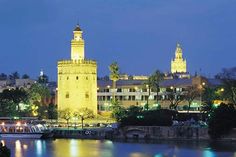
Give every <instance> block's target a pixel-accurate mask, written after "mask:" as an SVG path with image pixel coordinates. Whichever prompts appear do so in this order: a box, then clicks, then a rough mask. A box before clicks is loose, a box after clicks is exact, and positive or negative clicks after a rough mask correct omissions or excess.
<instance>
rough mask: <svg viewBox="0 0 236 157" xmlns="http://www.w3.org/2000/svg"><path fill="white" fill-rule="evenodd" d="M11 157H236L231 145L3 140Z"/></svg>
mask: <svg viewBox="0 0 236 157" xmlns="http://www.w3.org/2000/svg"><path fill="white" fill-rule="evenodd" d="M1 142H2V143H3V144H6V145H7V147H9V148H10V149H11V152H12V157H236V149H235V147H236V145H235V143H228V144H226V145H225V143H223V144H222V143H220V144H213V145H212V144H211V143H207V142H205V143H198V142H192V141H189V142H161V143H148V144H147V143H138V142H136V143H124V142H112V141H109V140H77V139H57V140H29V139H21V140H16V139H4V140H1Z"/></svg>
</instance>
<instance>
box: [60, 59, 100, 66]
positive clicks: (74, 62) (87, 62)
mask: <svg viewBox="0 0 236 157" xmlns="http://www.w3.org/2000/svg"><path fill="white" fill-rule="evenodd" d="M66 64H73V65H76V64H91V65H97V62H96V61H95V60H59V61H58V65H66Z"/></svg>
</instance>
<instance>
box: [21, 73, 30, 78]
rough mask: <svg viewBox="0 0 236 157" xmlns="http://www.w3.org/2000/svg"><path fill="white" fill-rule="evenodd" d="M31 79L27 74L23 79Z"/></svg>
mask: <svg viewBox="0 0 236 157" xmlns="http://www.w3.org/2000/svg"><path fill="white" fill-rule="evenodd" d="M29 78H30V77H29V75H27V74H24V75H22V79H29Z"/></svg>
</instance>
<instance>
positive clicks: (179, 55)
mask: <svg viewBox="0 0 236 157" xmlns="http://www.w3.org/2000/svg"><path fill="white" fill-rule="evenodd" d="M186 72H187V61H186V59H184V58H183V52H182V48H181V46H180V44H179V43H178V44H177V46H176V50H175V58H174V59H173V60H171V73H186Z"/></svg>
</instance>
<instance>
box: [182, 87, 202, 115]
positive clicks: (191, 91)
mask: <svg viewBox="0 0 236 157" xmlns="http://www.w3.org/2000/svg"><path fill="white" fill-rule="evenodd" d="M200 95H201V90H200V89H199V88H197V86H189V87H187V88H186V89H185V93H184V99H185V100H187V101H188V108H187V109H186V108H185V109H184V110H188V112H189V110H190V107H191V104H192V102H193V100H194V99H195V98H197V97H200Z"/></svg>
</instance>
